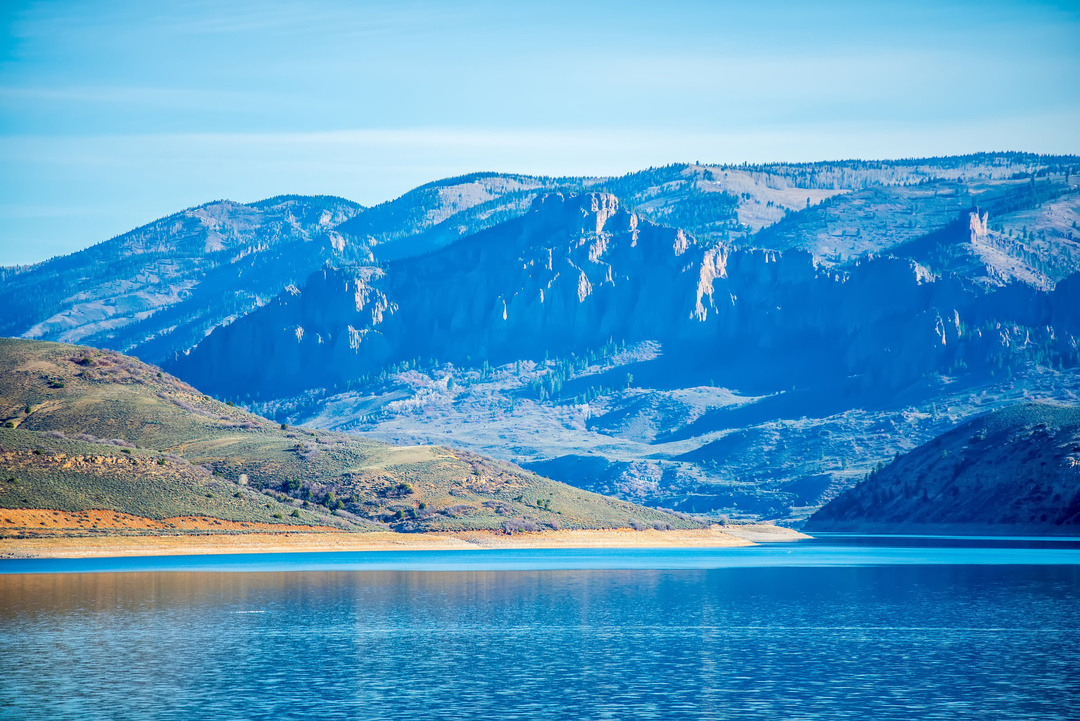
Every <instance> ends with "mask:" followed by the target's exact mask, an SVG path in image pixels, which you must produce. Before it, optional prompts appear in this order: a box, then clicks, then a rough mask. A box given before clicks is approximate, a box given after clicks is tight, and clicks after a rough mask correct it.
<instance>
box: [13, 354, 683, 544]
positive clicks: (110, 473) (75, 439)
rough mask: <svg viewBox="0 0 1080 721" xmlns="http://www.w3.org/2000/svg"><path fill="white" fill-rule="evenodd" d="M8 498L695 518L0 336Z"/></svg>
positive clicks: (275, 519)
mask: <svg viewBox="0 0 1080 721" xmlns="http://www.w3.org/2000/svg"><path fill="white" fill-rule="evenodd" d="M0 415H2V416H3V421H2V423H3V426H4V427H3V428H0V476H2V479H0V507H2V508H13V509H53V510H56V511H64V512H72V513H74V512H80V511H89V510H104V511H111V512H115V513H127V514H133V515H136V516H140V517H144V518H151V519H158V520H160V519H166V518H176V517H185V516H204V517H208V518H213V519H219V520H223V521H234V522H245V523H278V524H299V523H303V524H318V525H335V526H338V527H341V528H346V529H350V530H366V529H371V528H386V527H387V526H389V527H392V528H393V529H395V530H402V531H405V530H417V531H421V530H423V531H426V530H465V529H501V530H507V531H515V530H528V529H540V528H618V527H631V526H636V527H643V526H653V527H664V528H666V527H669V526H670V527H694V526H696V525H697V524H695V523H692V522H689V521H685V520H682V519H681V518H679V517H676V516H673V515H671V514H669V513H665V512H662V511H657V510H653V509H645V508H641V507H638V506H634V505H632V504H629V503H626V502H623V501H617V500H614V499H610V498H606V497H603V496H599V495H596V494H592V493H587V492H583V491H580V490H578V489H574V488H571V487H569V486H566V485H564V484H561V483H557V482H555V481H551V480H549V479H546V478H542V477H540V476H538V475H536V474H533V473H530V472H527V471H524V470H522V469H520V468H518V467H516V466H513V465H510V464H507V463H500V462H497V461H492V460H490V459H487V458H484V457H482V456H478V455H475V454H471V453H465V452H455V451H452V450H450V449H447V448H441V447H435V446H413V447H396V446H390V445H387V444H384V443H380V442H376V441H367V440H363V439H358V438H356V437H353V436H348V435H344V434H337V433H326V432H312V431H308V430H304V429H292V428H282V427H280V426H279V425H278V424H276V423H271V422H270V421H267V420H265V419H263V418H260V417H258V416H255V415H252V414H250V413H247V412H245V411H242V410H240V409H237V408H235V407H232V406H229V405H226V404H224V403H220V402H218V401H215V400H212V399H210V398H209V397H206V396H204V395H202V394H201V393H199V392H198V391H196V390H195V389H194V388H192V387H191V386H188V385H186V384H185V383H182V382H181V381H179V380H177V379H175V378H173V377H172V376H169V375H168V374H165V373H163V372H161V371H159V370H157V369H156V368H154V367H153V366H148V365H145V364H143V363H140V362H138V361H136V360H134V359H132V358H129V357H126V356H123V355H120V354H118V353H114V352H110V351H99V350H95V349H90V348H83V347H78V346H70V345H62V344H54V343H42V342H36V341H24V340H13V339H0Z"/></svg>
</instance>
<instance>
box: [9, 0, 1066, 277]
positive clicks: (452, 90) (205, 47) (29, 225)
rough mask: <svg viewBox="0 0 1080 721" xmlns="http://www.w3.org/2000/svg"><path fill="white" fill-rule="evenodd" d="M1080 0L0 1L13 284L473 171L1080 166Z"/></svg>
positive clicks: (548, 172)
mask: <svg viewBox="0 0 1080 721" xmlns="http://www.w3.org/2000/svg"><path fill="white" fill-rule="evenodd" d="M1078 78H1080V0H1065V1H1057V2H1053V1H1046V2H1042V1H1039V0H1025V1H1022V2H1021V1H1010V2H1006V1H1003V0H979V1H978V2H969V1H967V0H964V1H961V2H957V1H951V0H908V1H907V2H895V3H887V2H867V1H866V0H859V1H852V2H848V1H846V0H822V1H820V2H805V0H798V1H794V2H789V1H787V0H757V2H746V1H745V0H744V1H741V2H726V1H724V0H713V1H711V2H692V1H681V0H667V1H666V2H663V3H661V2H655V1H654V2H636V1H635V0H621V1H619V2H590V1H589V0H578V1H577V2H563V1H562V0H546V1H545V2H533V1H531V0H519V1H517V2H506V1H505V0H502V1H499V2H487V1H485V0H471V1H468V2H412V1H410V0H400V1H398V2H388V3H380V2H364V1H363V0H352V1H341V2H338V1H333V0H306V1H305V2H274V1H273V0H261V1H259V2H248V1H246V0H208V1H205V2H204V1H202V0H192V1H178V2H168V3H157V2H145V1H143V0H140V1H137V2H128V1H125V0H113V1H97V0H77V1H66V0H55V1H50V2H20V1H19V0H0V265H14V264H27V263H33V262H37V261H41V260H44V259H46V258H48V257H51V256H54V255H58V254H65V253H70V252H73V251H76V250H79V249H81V248H84V247H86V246H88V245H91V244H93V243H96V242H100V241H102V240H106V239H108V238H110V237H113V236H115V235H118V234H120V233H123V232H126V231H128V230H131V229H132V228H134V227H137V226H138V225H141V224H143V223H147V222H149V221H151V220H154V219H156V218H159V217H161V216H164V215H168V214H169V213H172V212H176V211H178V210H182V209H184V208H186V207H191V206H194V205H198V204H201V203H204V202H207V201H211V200H217V199H222V198H228V199H231V200H235V201H239V202H250V201H254V200H258V199H261V198H265V197H270V196H273V195H279V194H284V193H303V194H332V195H340V196H343V197H346V198H349V199H352V200H355V201H358V202H360V203H363V204H365V205H371V204H375V203H378V202H381V201H384V200H388V199H391V198H393V197H396V196H398V195H400V194H401V193H403V192H405V191H406V190H408V189H410V188H412V187H415V186H417V185H420V184H422V183H425V182H428V181H431V180H436V179H438V178H443V177H447V176H452V175H458V174H462V173H467V172H473V171H482V170H494V171H503V172H518V173H531V174H542V175H611V174H618V173H624V172H629V171H631V170H637V169H641V168H645V167H648V166H654V165H665V164H668V163H674V162H694V161H701V162H709V163H741V162H744V161H745V162H767V161H779V160H786V161H813V160H828V159H842V158H854V157H860V158H899V157H924V156H933V155H952V154H960V153H968V152H979V151H990V150H1021V151H1029V152H1038V153H1054V154H1066V153H1070V154H1071V153H1080V81H1078Z"/></svg>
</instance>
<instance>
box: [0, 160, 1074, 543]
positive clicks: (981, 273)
mask: <svg viewBox="0 0 1080 721" xmlns="http://www.w3.org/2000/svg"><path fill="white" fill-rule="evenodd" d="M1078 172H1080V158H1077V157H1072V156H1067V157H1047V156H1035V155H1026V154H1016V153H1006V154H982V155H974V156H960V157H948V158H930V159H916V160H903V161H842V162H834V163H814V164H775V165H761V166H748V165H741V166H707V165H675V166H667V167H663V168H651V169H648V170H645V171H640V172H637V173H631V174H629V175H626V176H622V177H618V178H543V177H528V176H515V175H502V174H493V173H492V174H477V175H471V176H464V177H460V178H452V179H448V180H444V181H439V182H436V183H432V184H429V185H427V186H423V187H421V188H418V189H416V190H414V191H411V192H410V193H407V194H405V195H404V196H402V197H401V198H398V199H395V200H392V201H388V202H387V203H383V204H381V205H377V206H373V207H369V208H363V207H361V206H359V205H357V204H354V203H350V202H349V201H346V200H343V199H340V198H331V197H300V196H285V197H280V198H274V199H270V200H266V201H262V202H259V203H251V204H237V203H231V202H228V201H218V202H215V203H210V204H207V205H205V206H201V207H199V208H194V209H190V210H188V211H184V212H182V213H178V214H176V215H174V216H170V217H169V218H165V219H162V220H160V221H156V222H155V223H151V224H150V225H147V226H144V227H143V228H139V229H137V230H135V231H132V232H131V233H128V234H125V235H122V236H119V237H118V238H114V239H112V240H110V241H106V242H104V243H101V244H98V245H96V246H93V247H91V248H89V249H87V250H85V251H81V252H80V253H75V254H73V255H71V256H66V257H64V258H57V259H53V260H51V261H47V262H45V263H42V264H38V265H36V266H31V267H26V268H5V269H4V270H3V280H2V282H0V303H3V304H4V306H5V308H7V309H8V311H7V312H5V315H4V319H3V321H2V327H0V333H3V334H6V335H12V336H23V337H27V338H37V339H46V340H60V341H66V342H79V343H84V344H88V345H94V346H98V347H102V348H111V349H115V350H119V351H122V352H125V353H130V354H133V355H136V356H138V357H139V358H141V359H143V360H145V361H147V362H152V363H158V364H161V365H162V366H163V367H164V368H166V369H167V370H169V371H170V372H172V373H174V374H176V375H177V376H178V377H180V378H181V379H183V380H184V381H187V382H189V383H191V384H193V385H194V386H196V387H198V388H200V390H202V391H205V392H208V393H211V394H212V395H214V396H216V397H218V398H221V399H224V400H229V401H231V402H234V403H237V404H240V405H244V406H246V407H248V408H250V409H251V410H254V411H258V412H260V413H262V414H265V415H270V416H273V417H274V418H275V420H278V421H281V422H286V423H290V424H295V423H303V424H309V425H312V426H314V427H320V428H325V429H334V430H348V431H354V432H359V433H362V434H365V435H367V436H370V437H373V438H377V439H381V440H387V441H393V442H400V443H416V442H424V443H439V444H445V445H453V446H456V447H461V448H467V449H471V450H474V451H479V452H483V453H486V454H489V455H492V456H495V457H496V458H501V459H504V460H507V461H514V462H516V463H519V464H522V465H524V466H526V467H528V468H530V469H532V470H534V471H537V472H538V473H542V474H544V475H547V476H550V477H552V478H555V479H558V480H562V481H565V482H567V483H570V484H573V485H577V486H580V487H583V488H586V489H589V490H595V491H600V492H603V493H612V494H616V495H619V496H621V497H622V498H625V499H628V500H633V501H637V502H642V503H646V504H650V505H659V506H665V507H672V508H676V509H678V510H684V511H692V512H698V513H708V514H713V515H726V516H729V517H733V518H738V519H747V520H757V519H762V518H766V519H773V520H780V521H782V522H787V523H798V522H800V521H801V520H803V519H805V518H807V517H808V516H809V515H810V514H811V513H812V512H813V511H814V510H816V509H817V508H819V507H820V506H821V505H822V504H824V503H825V502H827V501H828V500H830V499H831V498H834V497H836V496H837V495H838V494H840V493H842V492H843V491H844V490H845V489H847V488H849V487H851V486H853V485H854V484H855V483H856V482H857V481H858V480H859V479H860V478H862V477H863V476H864V475H865V474H866V473H867V472H868V471H869V470H870V469H872V468H874V467H875V466H876V465H877V464H878V463H880V462H882V461H884V460H888V459H891V458H893V456H894V455H895V454H896V453H897V452H903V451H907V450H910V449H912V448H914V447H916V446H918V445H920V444H922V443H924V442H926V441H927V440H929V439H930V438H932V437H934V436H936V435H938V434H940V433H942V432H944V431H946V430H948V429H949V428H951V427H953V426H954V425H956V424H957V423H960V422H962V421H964V420H965V419H967V418H970V417H973V416H975V415H978V414H980V413H984V412H986V411H988V410H993V409H996V408H1000V407H1004V406H1005V405H1008V404H1011V403H1014V402H1017V401H1023V400H1025V399H1030V398H1043V399H1053V400H1057V401H1059V402H1065V403H1073V402H1075V401H1076V395H1075V394H1076V392H1077V391H1078V390H1080V382H1078V381H1080V376H1078V374H1077V368H1078V366H1080V349H1078V340H1077V339H1078V337H1080V274H1078V272H1080V226H1078V223H1080V190H1078V188H1077V182H1078V177H1077V173H1078Z"/></svg>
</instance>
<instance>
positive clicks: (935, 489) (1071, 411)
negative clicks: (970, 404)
mask: <svg viewBox="0 0 1080 721" xmlns="http://www.w3.org/2000/svg"><path fill="white" fill-rule="evenodd" d="M806 528H807V529H808V530H812V531H863V530H873V531H888V532H918V531H920V530H950V529H951V530H969V531H976V532H995V531H996V532H999V533H1011V532H1017V531H1021V532H1023V531H1031V532H1038V533H1047V532H1049V533H1076V532H1077V531H1078V530H1080V408H1077V407H1076V406H1059V405H1051V404H1045V403H1025V404H1018V405H1014V406H1011V407H1009V408H1006V409H1004V410H1000V411H997V412H994V413H988V414H986V415H983V416H980V417H978V418H975V419H973V420H970V421H968V422H967V423H964V424H962V425H960V426H958V427H957V428H955V429H953V430H951V431H949V432H948V433H945V434H943V435H941V436H939V437H937V438H935V439H934V440H932V441H930V442H929V443H926V444H924V445H922V446H919V447H918V448H916V449H915V450H913V451H911V452H910V453H908V454H906V455H904V456H900V457H898V458H897V459H896V460H895V461H894V462H893V463H891V464H889V465H888V466H886V467H884V468H882V469H881V470H878V471H876V472H874V473H872V474H870V475H869V476H868V477H867V478H866V480H864V481H863V482H862V483H860V484H859V485H857V486H855V487H854V488H852V489H850V490H849V491H847V492H846V493H844V494H842V495H840V496H839V497H838V498H836V499H835V500H834V501H832V502H831V503H829V504H828V505H826V506H825V507H824V508H822V509H821V510H819V511H818V512H817V513H815V514H814V515H813V516H812V517H811V518H810V520H809V522H808V523H807V524H806Z"/></svg>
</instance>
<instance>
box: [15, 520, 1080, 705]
mask: <svg viewBox="0 0 1080 721" xmlns="http://www.w3.org/2000/svg"><path fill="white" fill-rule="evenodd" d="M0 668H2V673H0V719H177V718H184V719H471V718H498V719H867V718H873V719H987V718H1017V719H1068V718H1075V717H1076V709H1077V708H1080V539H1070V538H1060V539H1034V538H1013V539H1003V538H958V537H919V536H906V537H905V536H879V537H868V536H846V535H822V536H821V537H819V538H815V539H811V540H807V541H801V542H798V543H781V544H772V545H761V546H756V547H752V548H724V549H663V550H655V551H652V550H645V549H631V550H607V549H605V550H552V551H544V550H535V549H530V550H518V551H510V550H497V551H429V552H423V551H412V552H372V553H322V554H267V555H235V556H186V557H156V558H123V559H78V560H4V561H0Z"/></svg>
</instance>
